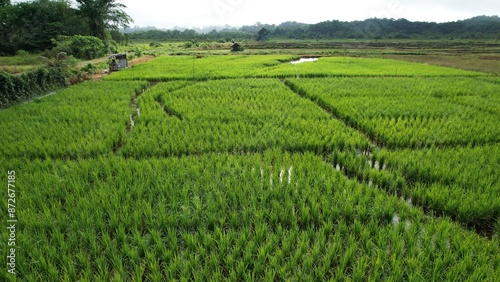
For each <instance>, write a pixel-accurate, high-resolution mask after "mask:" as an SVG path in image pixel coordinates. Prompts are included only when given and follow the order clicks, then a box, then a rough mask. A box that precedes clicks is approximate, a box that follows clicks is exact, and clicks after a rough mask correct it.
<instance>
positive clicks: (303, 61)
mask: <svg viewBox="0 0 500 282" xmlns="http://www.w3.org/2000/svg"><path fill="white" fill-rule="evenodd" d="M317 60H318V58H300V60H298V61H292V62H291V63H292V64H294V65H296V64H300V63H309V62H315V61H317Z"/></svg>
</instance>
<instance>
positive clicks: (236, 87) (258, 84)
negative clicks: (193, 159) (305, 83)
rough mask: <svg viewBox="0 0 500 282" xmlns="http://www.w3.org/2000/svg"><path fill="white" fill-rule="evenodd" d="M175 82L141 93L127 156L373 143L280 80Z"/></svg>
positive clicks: (313, 148)
mask: <svg viewBox="0 0 500 282" xmlns="http://www.w3.org/2000/svg"><path fill="white" fill-rule="evenodd" d="M171 87H172V86H170V85H169V83H166V84H158V85H156V86H155V87H154V88H152V89H151V90H150V91H148V92H147V93H146V94H144V95H142V96H141V97H140V99H139V106H140V108H141V116H140V117H139V118H138V119H137V123H136V126H135V127H134V129H133V130H132V133H131V134H130V135H129V136H128V138H127V139H126V143H125V146H124V147H123V149H122V150H121V154H122V155H124V156H134V157H135V156H141V157H144V156H171V155H180V154H186V155H187V154H189V155H191V154H202V153H206V152H257V151H264V150H265V149H267V148H272V147H278V148H283V149H286V150H289V151H316V152H324V151H326V152H328V151H330V150H332V149H333V148H335V147H339V148H341V149H343V148H358V147H368V146H369V144H368V141H367V139H366V138H364V137H363V136H362V135H360V134H358V133H356V132H355V131H354V130H352V129H350V128H348V127H346V126H345V125H344V124H342V123H341V122H339V121H337V120H335V119H333V118H332V117H330V116H329V115H328V114H327V113H325V112H322V111H321V109H320V108H318V107H317V106H315V105H314V104H313V103H311V102H309V101H306V100H303V99H301V98H300V97H298V96H297V95H295V94H294V93H292V92H291V91H290V90H289V89H287V87H285V86H284V85H283V84H282V83H281V82H279V81H278V80H249V79H237V80H219V81H210V82H203V83H197V84H195V85H189V86H187V87H184V88H182V89H180V90H177V91H171V90H170V89H171ZM287 169H288V168H287ZM283 173H284V172H283ZM276 174H278V175H279V174H280V171H279V170H278V171H277V172H276ZM281 181H282V182H283V180H281Z"/></svg>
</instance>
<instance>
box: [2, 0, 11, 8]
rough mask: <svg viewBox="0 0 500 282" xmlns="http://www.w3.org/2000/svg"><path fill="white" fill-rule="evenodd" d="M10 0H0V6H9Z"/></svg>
mask: <svg viewBox="0 0 500 282" xmlns="http://www.w3.org/2000/svg"><path fill="white" fill-rule="evenodd" d="M9 5H10V0H0V7H4V6H9Z"/></svg>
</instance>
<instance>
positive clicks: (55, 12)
mask: <svg viewBox="0 0 500 282" xmlns="http://www.w3.org/2000/svg"><path fill="white" fill-rule="evenodd" d="M0 19H2V24H1V25H0V54H9V55H13V54H15V53H16V52H17V51H18V50H21V49H22V50H26V51H30V52H39V51H44V50H45V49H50V48H52V47H53V46H54V45H53V44H52V42H51V38H56V37H57V36H59V35H61V34H66V35H74V34H86V33H87V31H86V27H85V26H83V25H82V21H81V18H79V16H78V15H77V14H76V11H75V10H74V9H72V8H71V7H70V5H69V2H67V1H45V0H37V1H29V2H26V1H24V2H20V3H15V4H14V5H9V6H6V7H0Z"/></svg>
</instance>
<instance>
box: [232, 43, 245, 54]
mask: <svg viewBox="0 0 500 282" xmlns="http://www.w3.org/2000/svg"><path fill="white" fill-rule="evenodd" d="M239 51H243V48H242V47H241V45H240V44H238V43H236V42H235V43H234V44H233V45H231V52H239Z"/></svg>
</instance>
